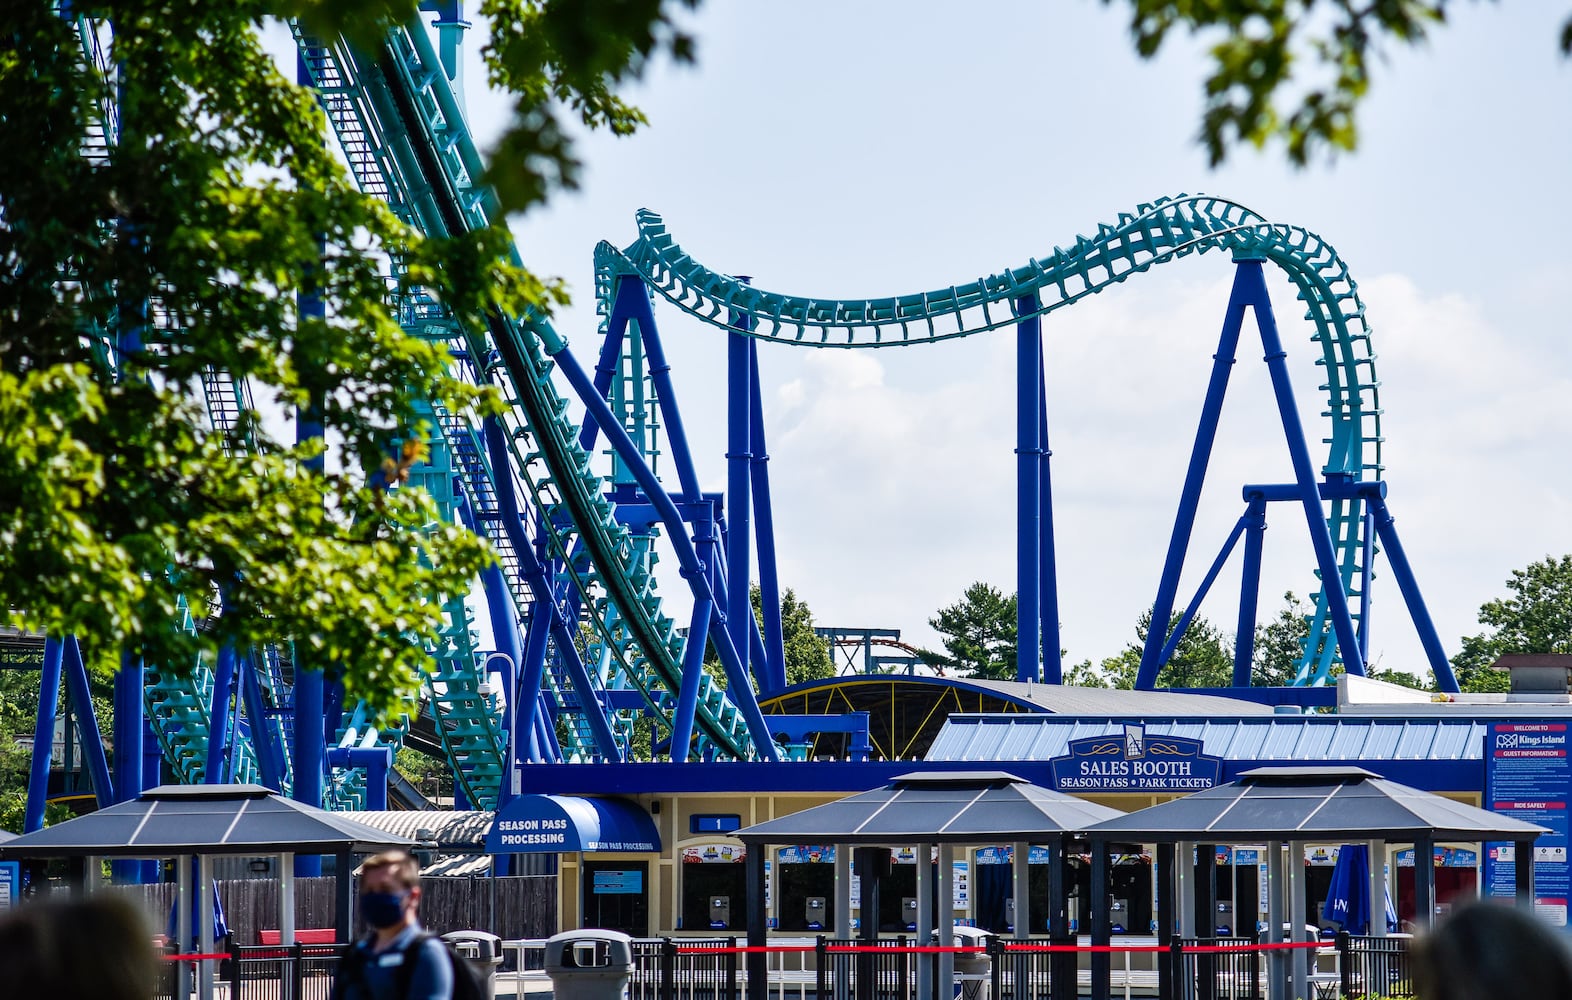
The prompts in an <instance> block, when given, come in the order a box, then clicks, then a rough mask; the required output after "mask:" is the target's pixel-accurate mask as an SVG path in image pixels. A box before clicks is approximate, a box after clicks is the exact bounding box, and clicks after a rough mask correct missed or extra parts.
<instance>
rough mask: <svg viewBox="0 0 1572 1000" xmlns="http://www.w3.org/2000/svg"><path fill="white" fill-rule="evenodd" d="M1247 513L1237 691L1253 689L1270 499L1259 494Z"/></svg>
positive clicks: (1236, 653) (1236, 645) (1236, 659)
mask: <svg viewBox="0 0 1572 1000" xmlns="http://www.w3.org/2000/svg"><path fill="white" fill-rule="evenodd" d="M1249 500H1250V505H1249V507H1247V508H1246V509H1245V515H1244V516H1245V522H1246V528H1245V548H1244V572H1243V573H1242V574H1241V577H1240V582H1239V624H1238V627H1237V628H1236V629H1235V630H1234V687H1238V688H1245V687H1249V686H1250V673H1251V668H1252V667H1253V666H1254V664H1255V622H1256V604H1257V602H1258V601H1259V600H1260V598H1261V548H1262V542H1263V541H1264V539H1265V535H1266V499H1265V498H1264V497H1262V496H1261V495H1260V494H1259V493H1257V494H1255V495H1253V496H1251V497H1250V498H1249Z"/></svg>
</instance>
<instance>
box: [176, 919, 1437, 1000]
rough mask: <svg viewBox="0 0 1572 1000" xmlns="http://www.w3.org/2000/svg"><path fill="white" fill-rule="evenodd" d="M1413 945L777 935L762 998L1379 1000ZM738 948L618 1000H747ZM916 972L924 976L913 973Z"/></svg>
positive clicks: (301, 958)
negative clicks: (1273, 989)
mask: <svg viewBox="0 0 1572 1000" xmlns="http://www.w3.org/2000/svg"><path fill="white" fill-rule="evenodd" d="M1116 940H1117V939H1116ZM545 944H546V941H545V939H544V938H527V939H517V940H509V941H503V942H502V943H501V946H502V957H503V963H502V966H501V967H499V968H498V969H497V970H496V973H497V984H498V986H499V987H501V989H500V990H499V992H502V993H507V992H513V993H515V994H516V995H519V996H522V995H523V994H524V993H525V992H526V990H528V989H549V978H548V977H547V975H546V974H545V971H544V957H545ZM1409 944H1410V939H1409V938H1408V937H1407V936H1406V935H1400V936H1393V937H1363V936H1356V935H1350V934H1346V933H1344V934H1339V935H1338V937H1337V939H1336V941H1335V942H1332V941H1324V942H1306V943H1284V942H1272V941H1262V942H1257V941H1256V940H1255V939H1253V938H1241V937H1228V938H1183V937H1178V936H1175V937H1173V938H1171V939H1169V942H1168V943H1167V944H1161V943H1159V942H1157V941H1156V940H1155V939H1152V938H1145V939H1133V940H1126V941H1124V942H1121V943H1116V944H1113V945H1108V946H1103V947H1101V948H1098V947H1094V946H1089V945H1085V944H1080V943H1078V941H1077V939H1076V938H1073V937H1064V938H1034V939H1022V940H1017V939H1006V938H1002V937H988V938H986V939H985V945H984V946H983V947H973V948H968V947H936V946H918V945H917V944H916V941H915V940H914V939H913V938H909V937H905V936H901V937H891V938H880V939H878V940H875V941H864V940H861V939H850V940H848V939H839V938H826V937H818V938H799V939H785V938H772V939H771V943H770V945H769V946H768V947H767V948H765V949H764V951H765V969H766V976H767V983H766V987H767V988H766V993H767V995H768V996H769V998H770V1000H791V998H795V1000H809V998H812V1000H909V998H914V997H917V995H918V984H919V981H920V980H921V979H922V978H926V979H927V980H928V982H930V983H932V984H933V1000H950V998H951V997H952V996H955V995H957V993H958V994H959V995H960V996H961V997H962V998H964V1000H982V998H983V997H984V996H986V998H987V1000H1073V998H1075V997H1077V996H1080V995H1081V994H1083V993H1085V992H1086V991H1088V990H1089V989H1090V987H1091V980H1092V965H1093V959H1094V957H1095V958H1104V957H1106V961H1107V963H1108V965H1109V966H1110V976H1109V980H1110V982H1109V985H1110V987H1111V990H1110V995H1111V996H1113V997H1122V998H1131V997H1134V996H1155V997H1161V998H1163V1000H1266V997H1267V996H1268V995H1269V982H1270V978H1271V976H1272V975H1273V965H1274V964H1275V963H1273V962H1272V961H1270V960H1269V956H1270V955H1271V954H1273V953H1274V949H1295V948H1304V949H1309V950H1311V954H1310V958H1311V966H1310V983H1309V985H1310V986H1311V987H1312V988H1313V989H1312V991H1311V993H1310V996H1313V997H1315V998H1316V1000H1367V998H1368V1000H1374V998H1377V997H1379V998H1383V1000H1385V998H1405V997H1412V996H1413V995H1414V991H1413V977H1412V972H1411V965H1410V960H1409V954H1408V948H1409ZM343 950H344V946H343V945H341V944H298V943H297V944H293V945H286V946H280V945H258V946H234V947H232V948H230V950H229V951H228V952H227V953H226V954H223V955H214V956H213V957H212V958H209V959H205V960H207V961H213V962H214V963H215V969H214V971H215V978H216V979H217V980H219V981H221V982H222V983H224V984H226V985H227V992H225V993H224V994H223V995H225V996H227V997H228V998H230V1000H264V998H265V1000H327V998H328V997H329V995H330V993H331V991H332V986H333V977H334V975H335V973H336V972H337V970H338V961H339V957H340V955H341V953H342V952H343ZM746 951H747V949H746V948H744V947H741V946H740V944H739V941H738V939H737V938H734V937H726V938H640V939H636V940H635V941H634V942H633V968H632V973H631V976H630V978H629V984H628V992H627V998H628V1000H746V998H747V996H748V991H747V986H748V975H747V962H746V961H745V952H746ZM943 952H949V953H950V954H952V955H953V956H954V957H953V962H954V966H955V982H954V983H952V984H948V985H944V984H940V983H939V964H940V963H939V957H940V954H941V953H943ZM165 957H166V959H171V956H170V955H166V956H165ZM1317 959H1319V961H1317ZM1333 962H1335V965H1333V964H1331V963H1333ZM923 965H926V966H927V972H928V975H927V976H926V977H921V976H920V974H919V973H920V970H921V967H922V966H923ZM176 972H177V962H176V961H174V960H166V962H165V963H164V968H163V976H162V977H161V980H160V983H159V987H158V990H157V992H156V993H155V997H156V998H157V1000H179V998H178V990H177V988H176ZM192 979H193V981H194V979H195V977H194V976H193V977H192ZM510 987H511V989H510ZM920 1000H928V998H920Z"/></svg>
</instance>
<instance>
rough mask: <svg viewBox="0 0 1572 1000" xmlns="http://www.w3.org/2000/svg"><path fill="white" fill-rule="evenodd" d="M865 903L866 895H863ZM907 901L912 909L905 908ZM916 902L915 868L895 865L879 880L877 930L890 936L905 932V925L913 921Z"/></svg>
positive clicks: (913, 866)
mask: <svg viewBox="0 0 1572 1000" xmlns="http://www.w3.org/2000/svg"><path fill="white" fill-rule="evenodd" d="M863 899H864V901H866V899H867V893H866V892H864V893H863ZM907 900H911V901H912V904H913V906H912V908H911V909H910V910H908V909H907V908H906V902H907ZM916 901H917V866H916V865H904V864H895V865H891V866H890V873H889V874H888V875H885V876H884V877H882V878H880V879H879V930H880V931H881V932H889V933H892V934H901V933H905V932H906V931H907V929H908V928H907V926H906V925H907V924H908V923H909V922H912V921H915V920H916V919H917V918H916V912H917V911H916V905H915V904H916Z"/></svg>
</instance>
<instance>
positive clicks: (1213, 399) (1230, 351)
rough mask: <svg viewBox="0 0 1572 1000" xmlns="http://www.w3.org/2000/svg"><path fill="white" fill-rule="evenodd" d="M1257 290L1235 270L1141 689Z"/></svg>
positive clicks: (1157, 647) (1157, 652) (1152, 666)
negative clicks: (1247, 314)
mask: <svg viewBox="0 0 1572 1000" xmlns="http://www.w3.org/2000/svg"><path fill="white" fill-rule="evenodd" d="M1253 291H1254V287H1253V286H1251V285H1249V284H1248V283H1247V282H1246V281H1245V280H1244V271H1243V269H1239V270H1236V271H1235V273H1234V287H1233V291H1232V292H1230V293H1229V296H1228V312H1227V314H1226V315H1225V317H1224V319H1223V331H1222V334H1221V335H1220V336H1219V337H1218V340H1217V353H1216V354H1213V355H1212V374H1211V376H1210V378H1208V379H1207V383H1206V399H1205V401H1204V402H1203V403H1202V404H1201V422H1200V424H1199V426H1197V428H1196V431H1195V444H1194V445H1193V446H1192V447H1191V449H1190V465H1189V468H1188V469H1186V471H1185V477H1184V488H1183V489H1182V490H1181V491H1180V493H1179V512H1178V514H1177V515H1176V516H1175V517H1174V530H1173V534H1172V536H1170V538H1169V540H1168V555H1167V557H1166V558H1165V559H1164V560H1163V573H1162V577H1161V578H1160V579H1159V580H1158V583H1157V598H1156V600H1155V601H1153V602H1152V620H1151V624H1150V625H1149V626H1148V627H1147V630H1146V645H1145V647H1144V648H1143V649H1142V651H1141V667H1140V669H1139V670H1138V671H1137V673H1136V678H1135V686H1136V688H1137V689H1139V690H1143V691H1145V690H1151V689H1152V688H1154V687H1156V686H1157V673H1158V671H1159V670H1161V669H1162V666H1163V664H1162V659H1161V656H1162V651H1163V646H1164V645H1165V644H1166V641H1167V638H1168V621H1169V619H1170V618H1172V617H1173V611H1174V595H1175V594H1176V593H1177V592H1178V590H1179V573H1180V572H1181V571H1182V570H1183V569H1184V556H1185V551H1186V550H1187V549H1188V548H1189V545H1190V532H1191V530H1192V529H1193V528H1194V527H1195V512H1196V508H1197V507H1198V506H1199V505H1200V503H1201V487H1202V486H1203V485H1204V484H1205V482H1206V466H1207V463H1208V462H1209V461H1210V460H1211V456H1212V444H1213V443H1214V442H1215V441H1216V440H1217V421H1218V418H1219V417H1220V416H1221V415H1222V412H1223V397H1224V396H1225V395H1227V392H1228V376H1229V372H1230V371H1231V370H1232V369H1233V365H1234V356H1235V354H1236V353H1237V352H1238V349H1239V331H1240V329H1241V328H1242V327H1243V326H1244V314H1245V309H1246V308H1247V307H1248V306H1249V305H1251V304H1252V301H1253V300H1252V298H1251V293H1252V292H1253Z"/></svg>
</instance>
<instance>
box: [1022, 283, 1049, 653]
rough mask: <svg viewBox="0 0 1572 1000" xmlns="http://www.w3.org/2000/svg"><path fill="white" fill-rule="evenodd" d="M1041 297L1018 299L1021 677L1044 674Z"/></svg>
mask: <svg viewBox="0 0 1572 1000" xmlns="http://www.w3.org/2000/svg"><path fill="white" fill-rule="evenodd" d="M1038 307H1039V303H1038V301H1037V298H1036V296H1023V297H1022V298H1019V299H1017V300H1016V301H1015V311H1016V313H1017V314H1018V315H1021V316H1024V317H1025V318H1024V319H1021V320H1020V321H1019V322H1017V323H1016V328H1015V484H1016V485H1015V491H1016V492H1015V525H1016V526H1015V533H1016V534H1015V581H1016V585H1015V597H1016V600H1015V648H1016V654H1015V656H1016V659H1015V679H1016V680H1019V681H1037V680H1041V679H1042V603H1041V601H1042V597H1041V587H1040V585H1041V582H1042V573H1041V570H1042V501H1041V497H1042V475H1043V472H1042V442H1041V440H1040V439H1039V434H1041V432H1042V421H1043V399H1042V385H1043V372H1042V367H1043V339H1042V320H1041V318H1039V317H1038V315H1037V309H1038Z"/></svg>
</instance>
